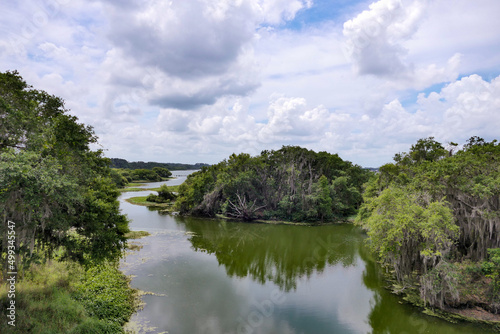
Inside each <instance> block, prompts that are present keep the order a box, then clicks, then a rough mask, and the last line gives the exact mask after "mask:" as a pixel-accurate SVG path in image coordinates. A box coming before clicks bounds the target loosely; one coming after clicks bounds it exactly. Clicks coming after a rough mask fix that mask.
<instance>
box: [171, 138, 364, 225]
mask: <svg viewBox="0 0 500 334" xmlns="http://www.w3.org/2000/svg"><path fill="white" fill-rule="evenodd" d="M369 175H370V172H369V171H366V170H363V169H362V168H361V167H359V166H353V165H352V164H351V163H350V162H347V161H343V160H342V159H340V158H339V157H338V155H332V154H329V153H326V152H320V153H316V152H313V151H309V150H307V149H304V148H300V147H292V146H284V147H283V148H282V149H280V150H278V151H263V152H262V153H261V155H259V156H256V157H251V156H250V155H249V154H245V153H242V154H239V155H236V154H233V155H231V156H230V157H229V159H228V160H224V161H222V162H220V163H219V164H217V165H213V166H211V167H208V168H203V169H202V170H201V171H199V172H196V173H193V174H191V175H189V177H188V178H187V180H186V182H185V183H184V184H183V185H181V186H180V187H179V197H178V199H177V202H176V207H177V210H179V211H180V212H181V213H192V214H200V215H208V216H214V215H216V214H218V213H223V214H225V215H227V216H232V217H235V218H240V219H245V220H251V219H255V218H262V217H265V218H266V219H278V220H291V221H325V220H331V219H335V218H342V217H346V216H348V215H351V214H352V213H354V212H355V211H356V210H357V208H358V207H359V205H360V204H361V201H362V197H361V195H360V194H361V190H362V189H361V188H362V184H363V183H364V182H366V181H367V180H368V178H369Z"/></svg>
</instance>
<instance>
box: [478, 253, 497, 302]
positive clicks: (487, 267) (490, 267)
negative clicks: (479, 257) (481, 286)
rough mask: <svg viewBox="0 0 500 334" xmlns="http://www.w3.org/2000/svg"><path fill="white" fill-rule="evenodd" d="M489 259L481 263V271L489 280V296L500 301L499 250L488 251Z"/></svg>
mask: <svg viewBox="0 0 500 334" xmlns="http://www.w3.org/2000/svg"><path fill="white" fill-rule="evenodd" d="M488 254H489V259H488V261H484V262H483V263H482V266H481V269H482V271H483V273H484V274H485V275H486V277H488V278H490V279H491V295H492V296H493V299H494V300H495V301H497V302H498V301H500V248H495V249H488Z"/></svg>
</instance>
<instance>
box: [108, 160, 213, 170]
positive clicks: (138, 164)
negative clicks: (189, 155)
mask: <svg viewBox="0 0 500 334" xmlns="http://www.w3.org/2000/svg"><path fill="white" fill-rule="evenodd" d="M208 166H209V165H207V164H204V163H196V164H181V163H170V162H169V163H162V162H151V161H149V162H144V161H133V162H129V161H127V160H125V159H118V158H111V167H112V168H123V169H153V168H155V167H161V168H166V169H168V170H196V169H201V168H202V167H208Z"/></svg>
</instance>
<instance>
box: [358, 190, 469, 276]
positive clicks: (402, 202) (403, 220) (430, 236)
mask: <svg viewBox="0 0 500 334" xmlns="http://www.w3.org/2000/svg"><path fill="white" fill-rule="evenodd" d="M370 204H371V205H372V206H374V207H375V209H374V210H373V211H372V214H371V215H370V216H369V218H368V219H366V220H365V221H364V224H365V227H367V229H368V236H369V244H370V247H371V248H372V250H373V251H374V252H375V253H376V254H378V256H379V258H380V259H381V260H382V261H383V262H384V263H386V264H388V265H390V266H392V267H393V268H394V270H395V273H396V277H397V278H398V280H399V281H403V280H404V279H406V278H407V277H410V275H411V273H412V272H413V271H414V270H417V271H420V272H425V271H426V270H427V267H428V266H433V265H435V264H436V263H438V262H439V261H440V259H441V258H442V257H443V256H444V255H445V254H447V253H448V252H449V251H450V249H451V247H452V245H453V242H454V240H456V238H457V237H458V232H459V229H458V226H456V225H455V224H454V221H453V215H452V212H451V210H450V208H449V207H448V206H447V203H445V202H443V201H429V199H428V198H427V196H426V195H425V194H421V193H420V194H419V193H409V192H408V191H406V190H405V189H402V188H399V187H389V188H387V189H385V190H384V191H382V192H381V193H380V195H379V196H378V197H377V198H376V199H374V200H373V201H371V203H370Z"/></svg>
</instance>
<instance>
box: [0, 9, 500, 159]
mask: <svg viewBox="0 0 500 334" xmlns="http://www.w3.org/2000/svg"><path fill="white" fill-rule="evenodd" d="M0 12H1V13H3V17H2V20H1V21H0V31H1V34H0V70H1V71H6V70H18V71H19V72H20V73H21V75H22V76H23V77H24V78H25V79H26V80H27V81H28V83H30V84H31V85H33V86H34V87H36V88H39V89H43V90H46V91H48V92H49V93H51V94H54V95H57V96H60V97H62V98H63V99H64V100H65V101H66V106H67V107H68V108H69V109H70V110H71V113H72V114H74V115H76V116H77V117H78V118H79V119H80V121H82V122H84V123H86V124H89V125H92V126H93V127H94V129H95V131H96V133H97V135H98V136H99V138H100V144H101V146H102V147H103V148H105V149H106V151H105V154H106V155H107V156H109V157H120V158H125V159H128V160H143V161H162V162H185V163H195V162H206V163H217V162H218V161H220V160H222V159H224V158H226V157H227V156H229V155H230V154H231V153H240V152H247V153H250V154H252V155H256V154H259V153H260V152H261V151H262V150H264V149H279V148H280V147H281V146H282V145H300V146H303V147H307V148H309V149H314V150H316V151H328V152H331V153H338V154H339V155H340V156H341V157H342V158H343V159H346V160H349V161H352V162H354V163H356V164H360V165H362V166H367V167H368V166H380V165H382V164H384V163H387V162H390V161H391V160H392V157H393V156H394V154H395V153H397V152H401V151H405V150H408V148H409V147H410V146H411V145H412V144H413V143H415V142H416V141H417V140H418V139H420V138H425V137H430V136H434V137H435V138H436V139H437V140H438V141H440V142H442V143H444V144H446V143H447V142H450V141H453V142H458V143H464V142H465V141H466V140H467V139H468V138H469V137H471V136H481V137H484V138H485V139H487V140H492V139H495V138H497V139H498V135H499V130H498V129H500V112H499V111H500V98H499V96H500V76H499V75H500V43H499V42H498V41H499V40H500V21H499V20H498V19H497V14H498V13H499V12H500V2H499V1H497V0H478V1H470V0H457V1H453V2H451V1H448V0H434V1H430V0H380V1H347V0H339V1H328V0H190V1H185V0H168V1H164V0H163V1H162V0H144V1H138V0H127V1H120V2H118V1H112V0H92V1H84V0H74V1H69V0H44V1H35V0H22V1H13V0H8V1H2V2H1V3H0Z"/></svg>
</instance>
